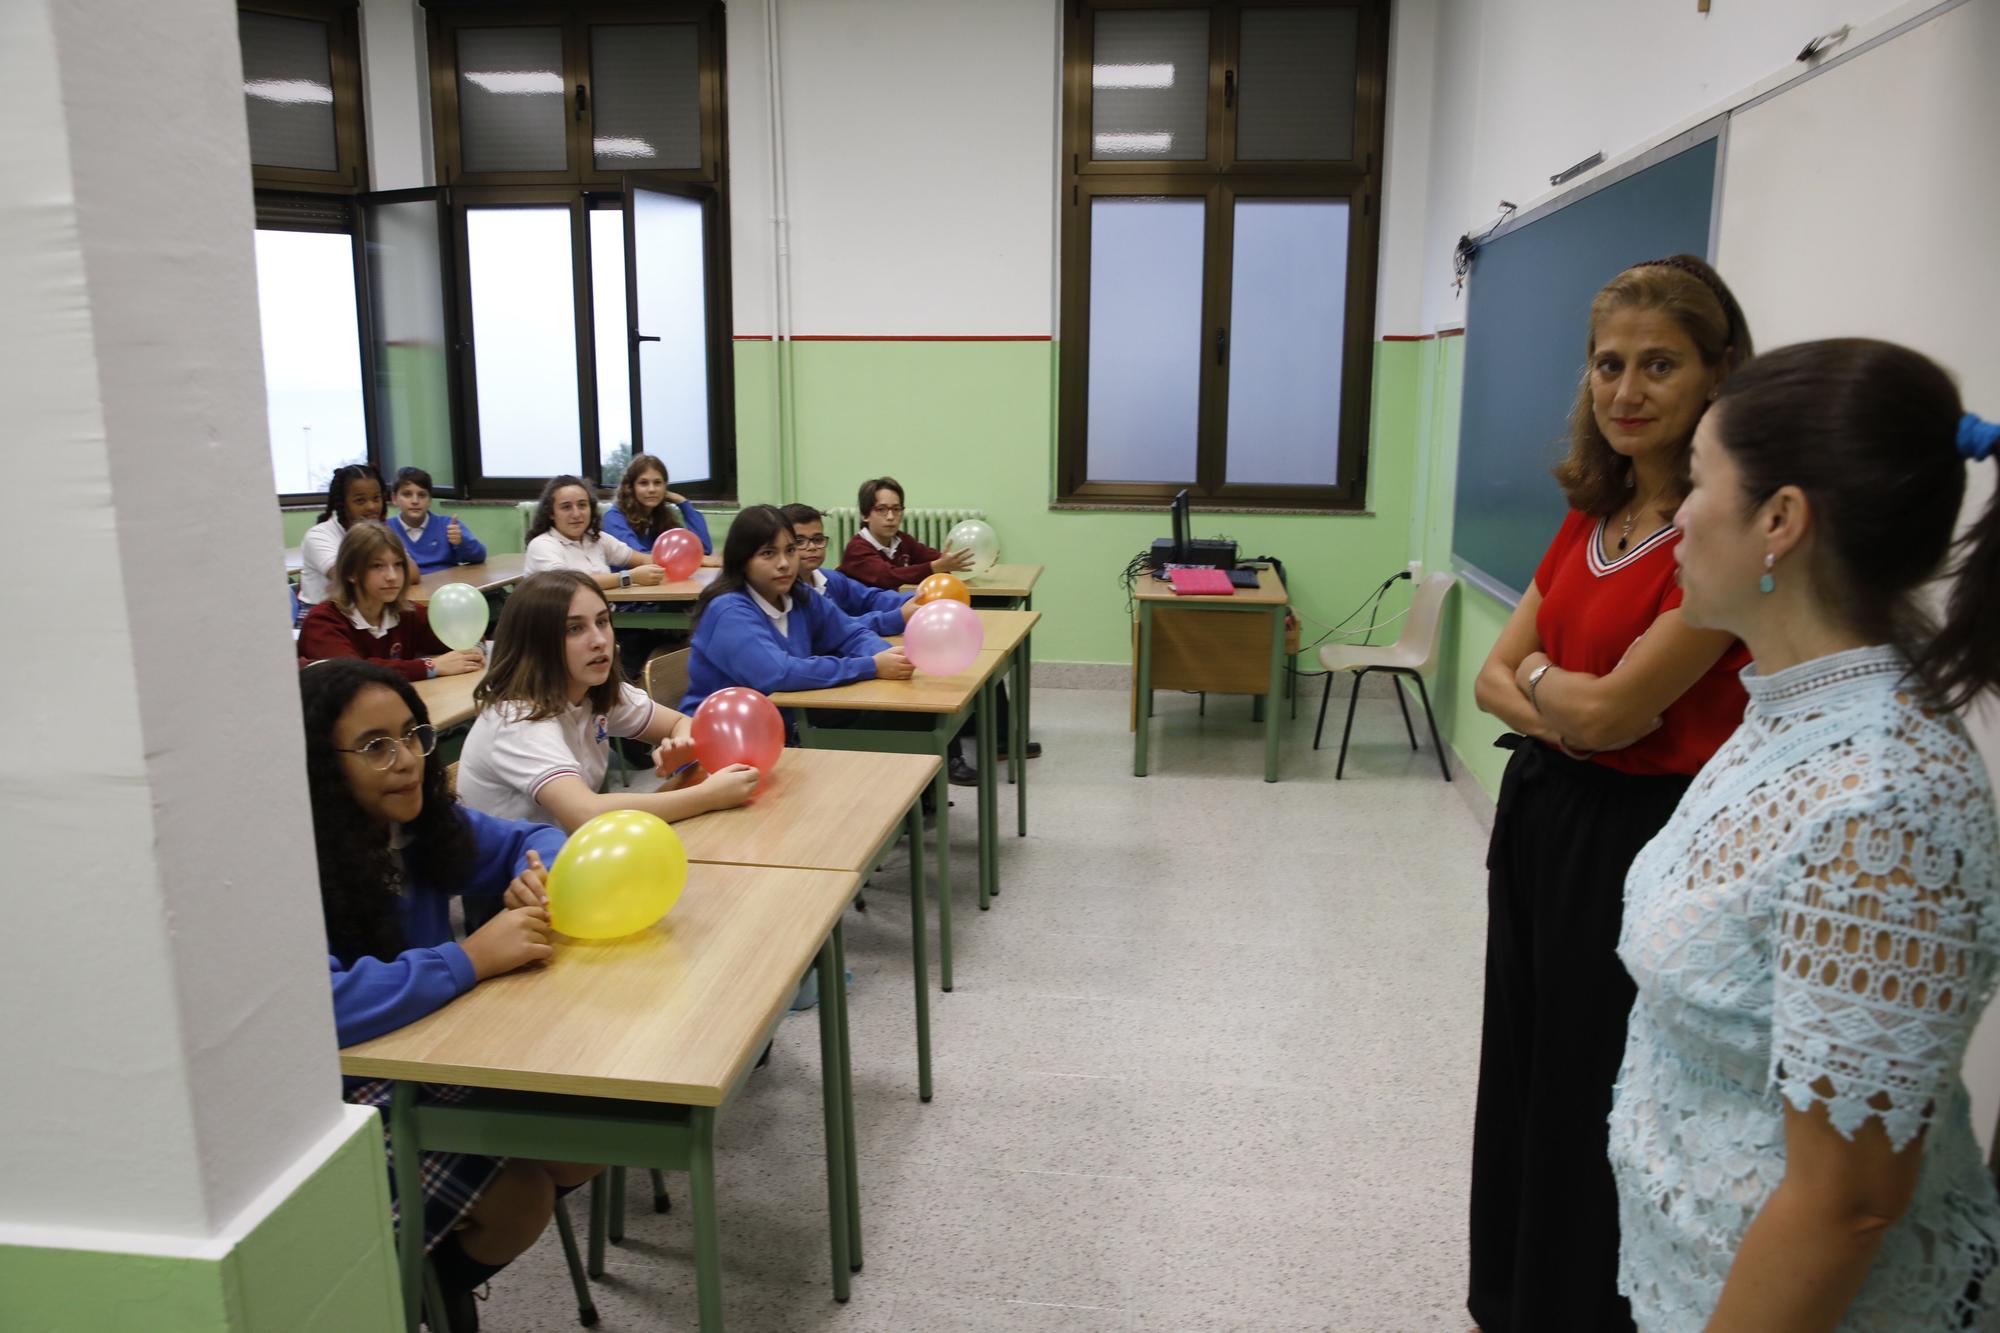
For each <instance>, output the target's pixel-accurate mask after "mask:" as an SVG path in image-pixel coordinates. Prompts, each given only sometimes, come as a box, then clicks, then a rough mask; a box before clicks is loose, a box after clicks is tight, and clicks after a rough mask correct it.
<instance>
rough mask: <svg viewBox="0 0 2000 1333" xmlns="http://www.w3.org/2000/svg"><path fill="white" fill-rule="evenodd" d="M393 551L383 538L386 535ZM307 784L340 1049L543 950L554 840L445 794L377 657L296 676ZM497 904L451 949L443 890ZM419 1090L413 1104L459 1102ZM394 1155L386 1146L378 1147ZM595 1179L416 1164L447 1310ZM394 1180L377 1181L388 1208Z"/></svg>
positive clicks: (423, 732)
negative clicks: (565, 1193)
mask: <svg viewBox="0 0 2000 1333" xmlns="http://www.w3.org/2000/svg"><path fill="white" fill-rule="evenodd" d="M392 540H393V537H392ZM299 693H300V696H301V698H300V702H301V704H302V705H303V711H304V715H305V739H306V774H307V780H308V784H309V787H310V790H311V793H312V807H313V841H314V846H315V849H316V852H317V856H318V863H319V884H320V906H321V909H322V910H323V911H324V913H325V916H326V934H327V969H328V971H329V973H330V974H331V978H332V982H333V1018H334V1029H335V1032H336V1035H337V1036H338V1038H339V1041H340V1044H341V1045H342V1046H349V1045H352V1044H354V1043H355V1042H360V1041H367V1040H368V1039H370V1038H372V1037H379V1036H381V1035H382V1034H383V1033H385V1032H393V1031H395V1030H396V1029H397V1028H400V1027H404V1026H406V1025H407V1024H410V1023H413V1022H415V1021H416V1020H417V1019H419V1018H422V1017H423V1016H425V1015H426V1014H429V1013H431V1012H432V1011H434V1010H437V1009H440V1008H442V1007H443V1006H445V1005H447V1004H449V1003H450V1002H451V1001H452V1000H454V999H456V998H458V997H459V996H460V995H462V994H464V993H465V992H466V991H469V990H471V989H472V988H473V987H474V986H475V985H477V984H478V983H479V982H481V981H484V980H486V979H487V978H488V977H496V976H500V975H502V974H503V973H507V972H512V971H515V970H516V969H518V968H521V967H525V966H527V965H529V964H531V963H538V962H541V961H543V960H545V959H547V958H549V957H550V956H551V955H552V948H551V945H550V942H549V918H548V912H547V910H546V908H545V907H544V906H543V905H542V904H543V902H544V896H543V891H542V879H543V867H544V866H545V865H547V864H549V863H551V862H553V861H554V860H555V858H556V853H557V852H559V851H560V850H561V849H562V844H563V835H562V834H561V833H559V832H557V831H556V830H555V829H552V828H549V827H548V826H547V825H543V824H527V823H517V822H515V821H512V820H505V819H494V818H492V817H490V816H488V815H483V814H481V813H479V812H478V811H477V810H469V809H467V808H465V807H464V806H462V805H460V804H459V803H458V802H457V801H456V800H454V799H453V797H452V794H451V790H450V788H449V787H447V786H446V784H445V775H444V765H443V764H441V763H440V762H438V759H437V757H436V754H435V750H436V746H437V735H436V733H435V732H434V731H433V730H432V729H431V726H430V719H429V717H428V715H427V714H426V713H425V711H424V705H423V700H421V699H419V698H418V697H417V694H416V691H415V690H413V689H412V688H411V687H410V685H409V683H408V682H407V681H405V680H404V679H403V678H402V677H401V676H398V675H397V674H396V673H395V672H393V671H391V670H389V669H388V668H386V667H384V666H381V665H378V664H376V663H373V662H358V661H353V660H339V661H331V662H319V663H315V664H313V665H312V666H309V667H307V668H305V669H304V670H303V671H301V672H300V673H299ZM456 894H464V895H466V896H468V897H488V898H498V899H500V900H501V902H502V903H503V904H504V907H503V910H502V911H501V912H500V913H499V914H498V915H497V916H495V917H494V918H493V919H492V920H491V921H488V922H487V923H486V924H485V925H484V926H482V927H480V929H479V930H478V931H476V932H474V933H473V934H471V935H469V936H467V937H466V939H465V941H464V942H463V943H456V942H454V941H453V940H452V937H451V936H452V932H451V923H450V920H449V918H448V915H447V909H448V907H449V904H450V900H451V898H452V896H453V895H456ZM344 1088H345V1090H344V1095H345V1096H346V1098H347V1100H349V1101H351V1102H356V1103H358V1104H360V1105H364V1106H374V1107H380V1108H384V1109H385V1110H386V1108H387V1107H388V1105H389V1100H390V1095H391V1093H392V1091H393V1085H392V1084H391V1083H390V1082H389V1081H388V1080H383V1079H372V1080H371V1079H357V1078H350V1079H346V1080H345V1081H344ZM464 1095H465V1093H464V1090H463V1089H461V1088H452V1087H437V1086H429V1085H427V1086H426V1087H425V1088H424V1090H423V1098H424V1099H425V1100H429V1101H434V1102H450V1101H457V1100H460V1099H461V1098H463V1097H464ZM390 1148H391V1151H392V1152H393V1150H394V1145H393V1144H392V1145H390ZM598 1169H599V1168H597V1167H593V1166H582V1165H575V1164H571V1163H565V1162H544V1161H533V1160H526V1159H521V1158H510V1159H498V1158H490V1157H473V1156H468V1155H464V1154H460V1153H425V1154H424V1164H423V1181H424V1199H423V1227H424V1248H425V1251H426V1252H427V1253H428V1254H429V1255H430V1257H431V1260H432V1262H433V1263H434V1264H435V1265H436V1267H437V1271H438V1276H439V1278H440V1280H441V1282H442V1284H443V1286H444V1288H445V1290H446V1292H447V1294H448V1295H449V1296H450V1297H452V1298H453V1300H454V1309H453V1312H452V1319H453V1322H454V1324H455V1325H456V1326H461V1327H471V1326H472V1322H471V1321H470V1320H469V1319H468V1320H466V1321H465V1322H464V1323H462V1324H461V1323H460V1322H459V1321H460V1318H461V1311H462V1310H463V1308H464V1306H465V1305H466V1304H469V1301H470V1297H471V1292H472V1290H473V1289H474V1288H476V1287H478V1286H479V1285H480V1284H481V1283H483V1282H485V1281H486V1280H487V1279H488V1278H490V1277H491V1276H492V1275H493V1274H494V1273H496V1272H498V1271H499V1270H500V1269H501V1267H503V1266H504V1265H505V1264H507V1263H508V1261H510V1260H511V1259H513V1258H514V1257H515V1256H516V1255H518V1254H520V1253H521V1252H522V1251H524V1250H526V1249H527V1248H528V1247H529V1246H530V1245H532V1244H534V1242H535V1239H536V1237H538V1236H540V1235H541V1233H542V1229H543V1228H544V1227H545V1226H547V1225H548V1222H549V1218H550V1216H551V1215H552V1213H553V1209H554V1206H555V1199H556V1195H557V1192H558V1191H560V1190H567V1189H571V1188H574V1187H575V1186H576V1185H578V1184H580V1183H582V1182H583V1181H586V1180H588V1179H590V1178H591V1177H592V1176H593V1175H595V1174H596V1173H597V1171H598ZM395 1181H396V1177H395V1172H394V1170H393V1168H392V1169H391V1171H390V1175H389V1186H390V1193H391V1199H392V1204H394V1205H396V1206H398V1207H399V1206H400V1201H396V1200H394V1191H395Z"/></svg>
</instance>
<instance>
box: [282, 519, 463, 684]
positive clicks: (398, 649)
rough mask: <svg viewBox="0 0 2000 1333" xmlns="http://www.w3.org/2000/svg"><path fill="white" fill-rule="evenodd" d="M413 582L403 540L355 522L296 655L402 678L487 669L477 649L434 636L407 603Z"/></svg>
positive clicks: (302, 629)
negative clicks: (343, 661) (353, 661)
mask: <svg viewBox="0 0 2000 1333" xmlns="http://www.w3.org/2000/svg"><path fill="white" fill-rule="evenodd" d="M416 583H417V566H416V562H415V561H413V560H411V559H410V553H409V551H408V550H407V549H405V548H404V546H403V541H402V538H400V537H398V536H397V535H396V534H395V533H393V532H391V531H390V530H389V526H388V525H387V524H386V523H379V522H371V523H356V524H355V525H354V526H353V527H350V528H349V529H348V530H347V535H346V536H345V537H343V538H341V540H340V554H339V555H338V556H337V557H335V559H334V562H333V574H332V577H331V578H330V579H328V581H327V593H328V595H327V599H326V600H325V601H323V602H321V603H319V605H317V606H315V607H313V609H312V610H311V611H309V612H307V613H306V618H305V620H304V621H303V622H301V623H300V625H299V656H300V657H301V658H302V659H305V660H308V661H318V660H320V659H321V658H326V657H362V658H367V659H369V660H371V661H376V662H380V663H381V664H382V665H383V666H386V667H388V668H389V669H390V670H391V671H394V672H395V673H397V674H398V675H400V676H402V677H403V678H404V679H405V680H425V679H428V678H429V677H432V676H457V675H461V674H463V673H465V672H467V671H477V670H479V669H480V668H481V667H483V666H485V665H486V657H485V655H484V654H482V653H480V652H479V651H478V650H477V649H474V650H472V651H470V652H454V651H452V650H451V649H450V648H447V647H445V645H444V643H443V642H442V641H440V640H439V638H438V636H437V635H435V634H433V633H432V632H431V622H430V618H429V617H428V616H427V615H426V614H425V613H424V608H423V607H421V606H419V605H417V604H416V603H414V602H412V601H411V600H410V589H411V588H413V587H415V586H416Z"/></svg>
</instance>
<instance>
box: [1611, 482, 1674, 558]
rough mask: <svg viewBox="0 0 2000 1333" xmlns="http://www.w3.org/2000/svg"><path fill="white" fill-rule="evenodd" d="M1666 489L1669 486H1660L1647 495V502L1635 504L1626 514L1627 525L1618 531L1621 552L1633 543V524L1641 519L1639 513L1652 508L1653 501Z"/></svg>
mask: <svg viewBox="0 0 2000 1333" xmlns="http://www.w3.org/2000/svg"><path fill="white" fill-rule="evenodd" d="M1666 489H1667V488H1666V487H1664V486H1661V487H1659V488H1658V489H1656V490H1655V491H1654V492H1653V493H1652V494H1651V495H1649V496H1647V497H1646V502H1645V503H1644V504H1639V505H1634V506H1633V507H1632V510H1631V512H1630V513H1628V514H1626V515H1625V525H1624V527H1623V528H1622V529H1621V530H1620V531H1619V533H1618V549H1619V551H1621V552H1622V551H1624V549H1625V548H1626V547H1627V546H1630V545H1631V544H1632V525H1633V524H1634V523H1637V522H1638V521H1639V515H1640V514H1641V513H1643V512H1645V511H1646V510H1647V509H1650V508H1651V507H1652V504H1653V501H1655V500H1657V499H1659V498H1660V496H1662V495H1663V494H1665V493H1666Z"/></svg>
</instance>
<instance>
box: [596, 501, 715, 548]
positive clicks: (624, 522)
mask: <svg viewBox="0 0 2000 1333" xmlns="http://www.w3.org/2000/svg"><path fill="white" fill-rule="evenodd" d="M671 507H672V508H674V509H677V510H679V511H680V516H681V522H682V523H684V524H686V525H687V530H688V531H689V532H692V533H693V534H694V535H695V536H697V537H699V538H701V549H702V551H703V552H704V553H706V552H710V551H713V550H714V549H715V543H714V542H713V541H712V540H710V539H709V535H708V520H707V519H705V518H703V517H702V516H701V511H700V510H699V509H696V508H695V507H694V505H693V504H684V505H672V506H671ZM601 522H602V526H603V528H604V531H605V533H606V535H608V536H612V537H616V538H617V539H618V540H619V541H621V542H624V543H625V544H626V545H627V546H629V547H631V548H632V549H633V550H635V551H638V552H641V553H642V554H645V555H651V554H652V553H653V541H657V540H658V539H659V536H660V532H665V531H666V529H665V528H661V529H660V532H656V533H654V534H653V541H648V540H647V539H645V538H643V537H641V536H640V535H639V534H638V533H636V532H634V531H633V530H632V520H631V519H629V518H627V517H625V511H624V510H622V509H620V508H619V507H618V506H617V505H606V506H604V517H603V519H602V521H601Z"/></svg>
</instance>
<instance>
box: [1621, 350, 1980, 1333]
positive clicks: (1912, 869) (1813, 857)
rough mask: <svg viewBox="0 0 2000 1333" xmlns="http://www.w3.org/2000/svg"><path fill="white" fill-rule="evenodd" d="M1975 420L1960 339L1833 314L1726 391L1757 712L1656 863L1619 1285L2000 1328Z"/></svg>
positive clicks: (1783, 1320) (1705, 444) (1703, 519)
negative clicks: (1986, 1074) (1958, 356)
mask: <svg viewBox="0 0 2000 1333" xmlns="http://www.w3.org/2000/svg"><path fill="white" fill-rule="evenodd" d="M1996 435H2000V428H1996V427H1994V426H1993V425H1991V424H1990V423H1984V422H1981V421H1979V420H1978V418H1976V417H1971V416H1969V415H1963V414H1962V413H1961V409H1960V406H1959V401H1958V393H1957V391H1956V390H1955V389H1954V388H1953V386H1952V383H1951V381H1950V379H1949V378H1947V376H1946V375H1945V373H1944V372H1943V371H1942V370H1940V369H1939V368H1938V367H1937V366H1936V365H1934V364H1933V363H1932V362H1930V361H1929V360H1927V359H1926V358H1924V357H1922V356H1920V355H1918V354H1917V353H1915V352H1912V351H1909V350H1907V349H1905V348H1901V347H1896V346H1893V345H1891V344H1888V343H1880V342H1869V341H1863V340H1858V339H1857V340H1842V341H1837V342H1821V343H1808V344H1803V345H1800V346H1796V347H1787V348H1783V349H1781V350H1779V351H1776V352H1772V353H1769V354H1767V355H1766V356H1765V357H1764V358H1763V359H1761V360H1759V361H1756V362H1753V363H1751V365H1749V366H1748V367H1746V368H1745V369H1744V370H1743V371H1741V372H1740V373H1739V374H1737V375H1736V376H1734V377H1733V378H1732V379H1731V380H1730V381H1729V382H1728V383H1727V384H1725V385H1724V386H1723V387H1722V391H1721V395H1720V397H1719V399H1718V400H1717V402H1716V404H1715V406H1714V408H1713V409H1712V410H1711V411H1710V412H1709V413H1708V415H1707V417H1706V418H1705V419H1704V420H1703V422H1702V425H1701V428H1700V430H1699V431H1698V432H1697V434H1696V437H1695V451H1694V488H1693V490H1692V491H1691V492H1690V494H1689V496H1688V499H1687V501H1686V502H1685V504H1683V505H1682V507H1681V510H1680V512H1679V515H1678V516H1677V518H1676V525H1677V526H1678V527H1679V528H1680V530H1681V533H1682V537H1681V542H1680V547H1679V560H1680V572H1681V582H1682V585H1683V588H1684V591H1685V602H1684V604H1683V610H1684V612H1685V614H1686V617H1687V619H1688V621H1689V623H1691V624H1697V625H1704V626H1708V627H1710V628H1714V629H1719V630H1724V631H1727V632H1728V633H1731V634H1735V635H1738V636H1739V637H1741V638H1742V640H1743V641H1744V643H1745V644H1746V645H1748V647H1749V649H1750V652H1751V654H1752V656H1753V657H1754V658H1755V665H1754V666H1752V667H1750V668H1749V669H1747V670H1746V671H1745V672H1744V682H1745V684H1746V685H1747V687H1748V689H1749V693H1750V706H1749V710H1748V712H1747V713H1746V714H1745V716H1744V720H1743V725H1742V727H1741V728H1740V729H1739V730H1738V731H1737V733H1736V734H1735V735H1734V736H1733V737H1731V738H1730V740H1729V741H1728V743H1727V744H1725V745H1724V746H1723V747H1722V749H1721V750H1720V751H1719V752H1717V754H1716V756H1715V758H1714V759H1713V760H1712V761H1711V762H1710V763H1709V765H1708V766H1707V767H1706V768H1704V769H1703V770H1702V773H1701V775H1700V776H1699V777H1698V778H1697V779H1696V780H1695V783H1694V785H1693V787H1692V788H1691V789H1690V790H1689V792H1688V794H1687V797H1686V799H1685V800H1683V801H1682V802H1681V805H1680V807H1679V809H1678V810H1676V811H1675V813H1674V816H1673V818H1672V820H1671V821H1669V823H1668V825H1667V827H1666V828H1665V829H1664V830H1663V831H1662V832H1661V833H1660V835H1659V836H1658V837H1657V838H1655V839H1654V840H1653V841H1652V842H1651V843H1650V844H1648V845H1647V847H1646V848H1645V850H1644V851H1642V852H1641V853H1640V855H1639V857H1638V858H1637V860H1635V861H1634V863H1633V866H1632V873H1631V875H1630V877H1629V878H1628V880H1627V883H1626V905H1625V924H1624V930H1623V933H1622V935H1621V937H1620V941H1619V956H1620V957H1621V958H1622V959H1623V960H1624V963H1625V966H1626V967H1627V968H1628V969H1629V970H1630V972H1631V974H1632V977H1633V979H1634V981H1635V982H1636V983H1637V985H1638V1000H1637V1002H1636V1003H1635V1004H1634V1006H1633V1009H1632V1014H1631V1020H1630V1024H1629V1028H1628V1034H1627V1038H1626V1047H1625V1056H1624V1060H1623V1063H1622V1065H1621V1066H1620V1070H1619V1075H1618V1083H1617V1089H1616V1092H1615V1095H1614V1099H1613V1106H1612V1113H1611V1162H1612V1168H1613V1172H1614V1174H1615V1176H1616V1178H1617V1181H1618V1193H1619V1213H1620V1231H1621V1240H1620V1262H1619V1286H1620V1289H1621V1290H1623V1291H1624V1292H1625V1293H1626V1294H1627V1295H1628V1296H1629V1297H1630V1298H1631V1301H1632V1308H1633V1314H1634V1316H1635V1318H1636V1320H1637V1322H1638V1324H1639V1326H1640V1328H1642V1329H1644V1330H1646V1333H1655V1331H1656V1330H1658V1331H1661V1333H1665V1331H1667V1330H1698V1329H1707V1330H1709V1331H1710V1333H1730V1331H1732V1330H1754V1333H1773V1331H1774V1330H1793V1329H1800V1330H1803V1329H1816V1330H1818V1329H1844V1330H1868V1331H1869V1333H1877V1331H1881V1333H1887V1331H1888V1330H1895V1331H1896V1333H1909V1331H1910V1330H1933V1329H1934V1330H1947V1329H1950V1330H1957V1329H1968V1328H1981V1329H1985V1328H1992V1327H1994V1326H1995V1324H1996V1323H2000V1309H1997V1308H1996V1307H2000V1275H1996V1274H1995V1273H1994V1268H1995V1263H1996V1258H1997V1257H2000V1251H1996V1245H2000V1200H1996V1197H1995V1192H1994V1186H1993V1181H1992V1179H1991V1178H1990V1177H1989V1176H1988V1174H1987V1172H1986V1168H1985V1165H1984V1163H1983V1162H1982V1160H1981V1158H1980V1153H1979V1149H1978V1145H1977V1143H1976V1141H1975V1140H1974V1137H1973V1132H1972V1123H1971V1118H1970V1113H1969V1108H1968V1103H1967V1097H1966V1092H1965V1087H1964V1085H1963V1083H1962V1082H1961V1080H1960V1078H1959V1062H1960V1060H1961V1058H1962V1057H1963V1055H1964V1052H1965V1047H1966V1042H1967V1040H1968V1038H1969V1037H1970V1036H1971V1033H1972V1028H1973V1024H1974V1023H1975V1022H1976V1021H1977V1020H1978V1018H1979V1015H1980V1013H1981V1012H1982V1010H1983V1009H1984V1008H1985V1004H1986V1000H1987V998H1988V996H1989V995H1990V994H1991V992H1992V989H1993V978H1994V964H1995V960H1996V949H2000V936H1996V933H1995V932H1996V928H2000V915H1996V904H2000V859H1996V858H2000V824H1996V820H1995V815H1994V807H1993V793H1992V791H1991V789H1990V787H1989V785H1988V783H1987V779H1986V773H1985V770H1984V768H1983V767H1982V766H1981V763H1980V760H1979V758H1978V756H1977V755H1976V754H1975V753H1974V751H1973V748H1972V746H1971V744H1970V742H1969V741H1968V739H1967V737H1966V732H1965V729H1964V727H1963V726H1962V725H1961V724H1960V722H1959V720H1958V718H1957V717H1956V716H1955V714H1954V711H1953V710H1954V709H1956V708H1961V707H1963V706H1964V705H1965V704H1966V703H1967V702H1968V701H1969V700H1970V699H1971V698H1972V697H1973V696H1974V695H1975V694H1977V693H1978V692H1980V691H1981V690H1983V689H1986V688H1988V687H1990V686H1992V685H1993V684H1995V683H1996V680H2000V515H1996V511H1995V508H1994V507H1993V506H1988V509H1987V512H1986V514H1985V515H1984V517H1982V518H1981V519H1980V520H1979V522H1978V524H1977V525H1976V526H1975V527H1974V528H1973V529H1972V530H1971V532H1970V534H1969V535H1968V538H1967V545H1966V549H1965V555H1964V558H1963V560H1962V561H1961V562H1960V564H1959V567H1958V571H1957V572H1958V578H1957V582H1956V584H1955V585H1954V587H1953V590H1952V592H1951V595H1950V601H1949V611H1948V615H1947V617H1946V619H1945V621H1944V623H1943V625H1942V627H1940V628H1932V627H1929V626H1928V625H1927V624H1926V621H1925V619H1924V617H1923V614H1922V612H1921V610H1920V608H1919V605H1918V603H1917V600H1916V596H1917V592H1918V590H1919V589H1920V588H1921V587H1922V586H1923V585H1924V584H1925V583H1926V582H1927V581H1929V580H1930V579H1931V578H1932V577H1933V576H1934V575H1935V574H1936V573H1937V572H1938V570H1939V567H1940V565H1941V564H1942V563H1943V562H1944V559H1945V557H1946V555H1947V553H1948V551H1949V550H1950V548H1951V545H1952V532H1953V527H1954V524H1955V522H1956V520H1957V516H1958V511H1959V506H1960V502H1961V500H1962V498H1963V495H1964V491H1965V467H1964V463H1963V461H1962V459H1963V458H1983V457H1985V456H1986V455H1987V454H1988V453H1990V452H1991V450H1992V447H1993V442H1994V438H1995V436H1996Z"/></svg>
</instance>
